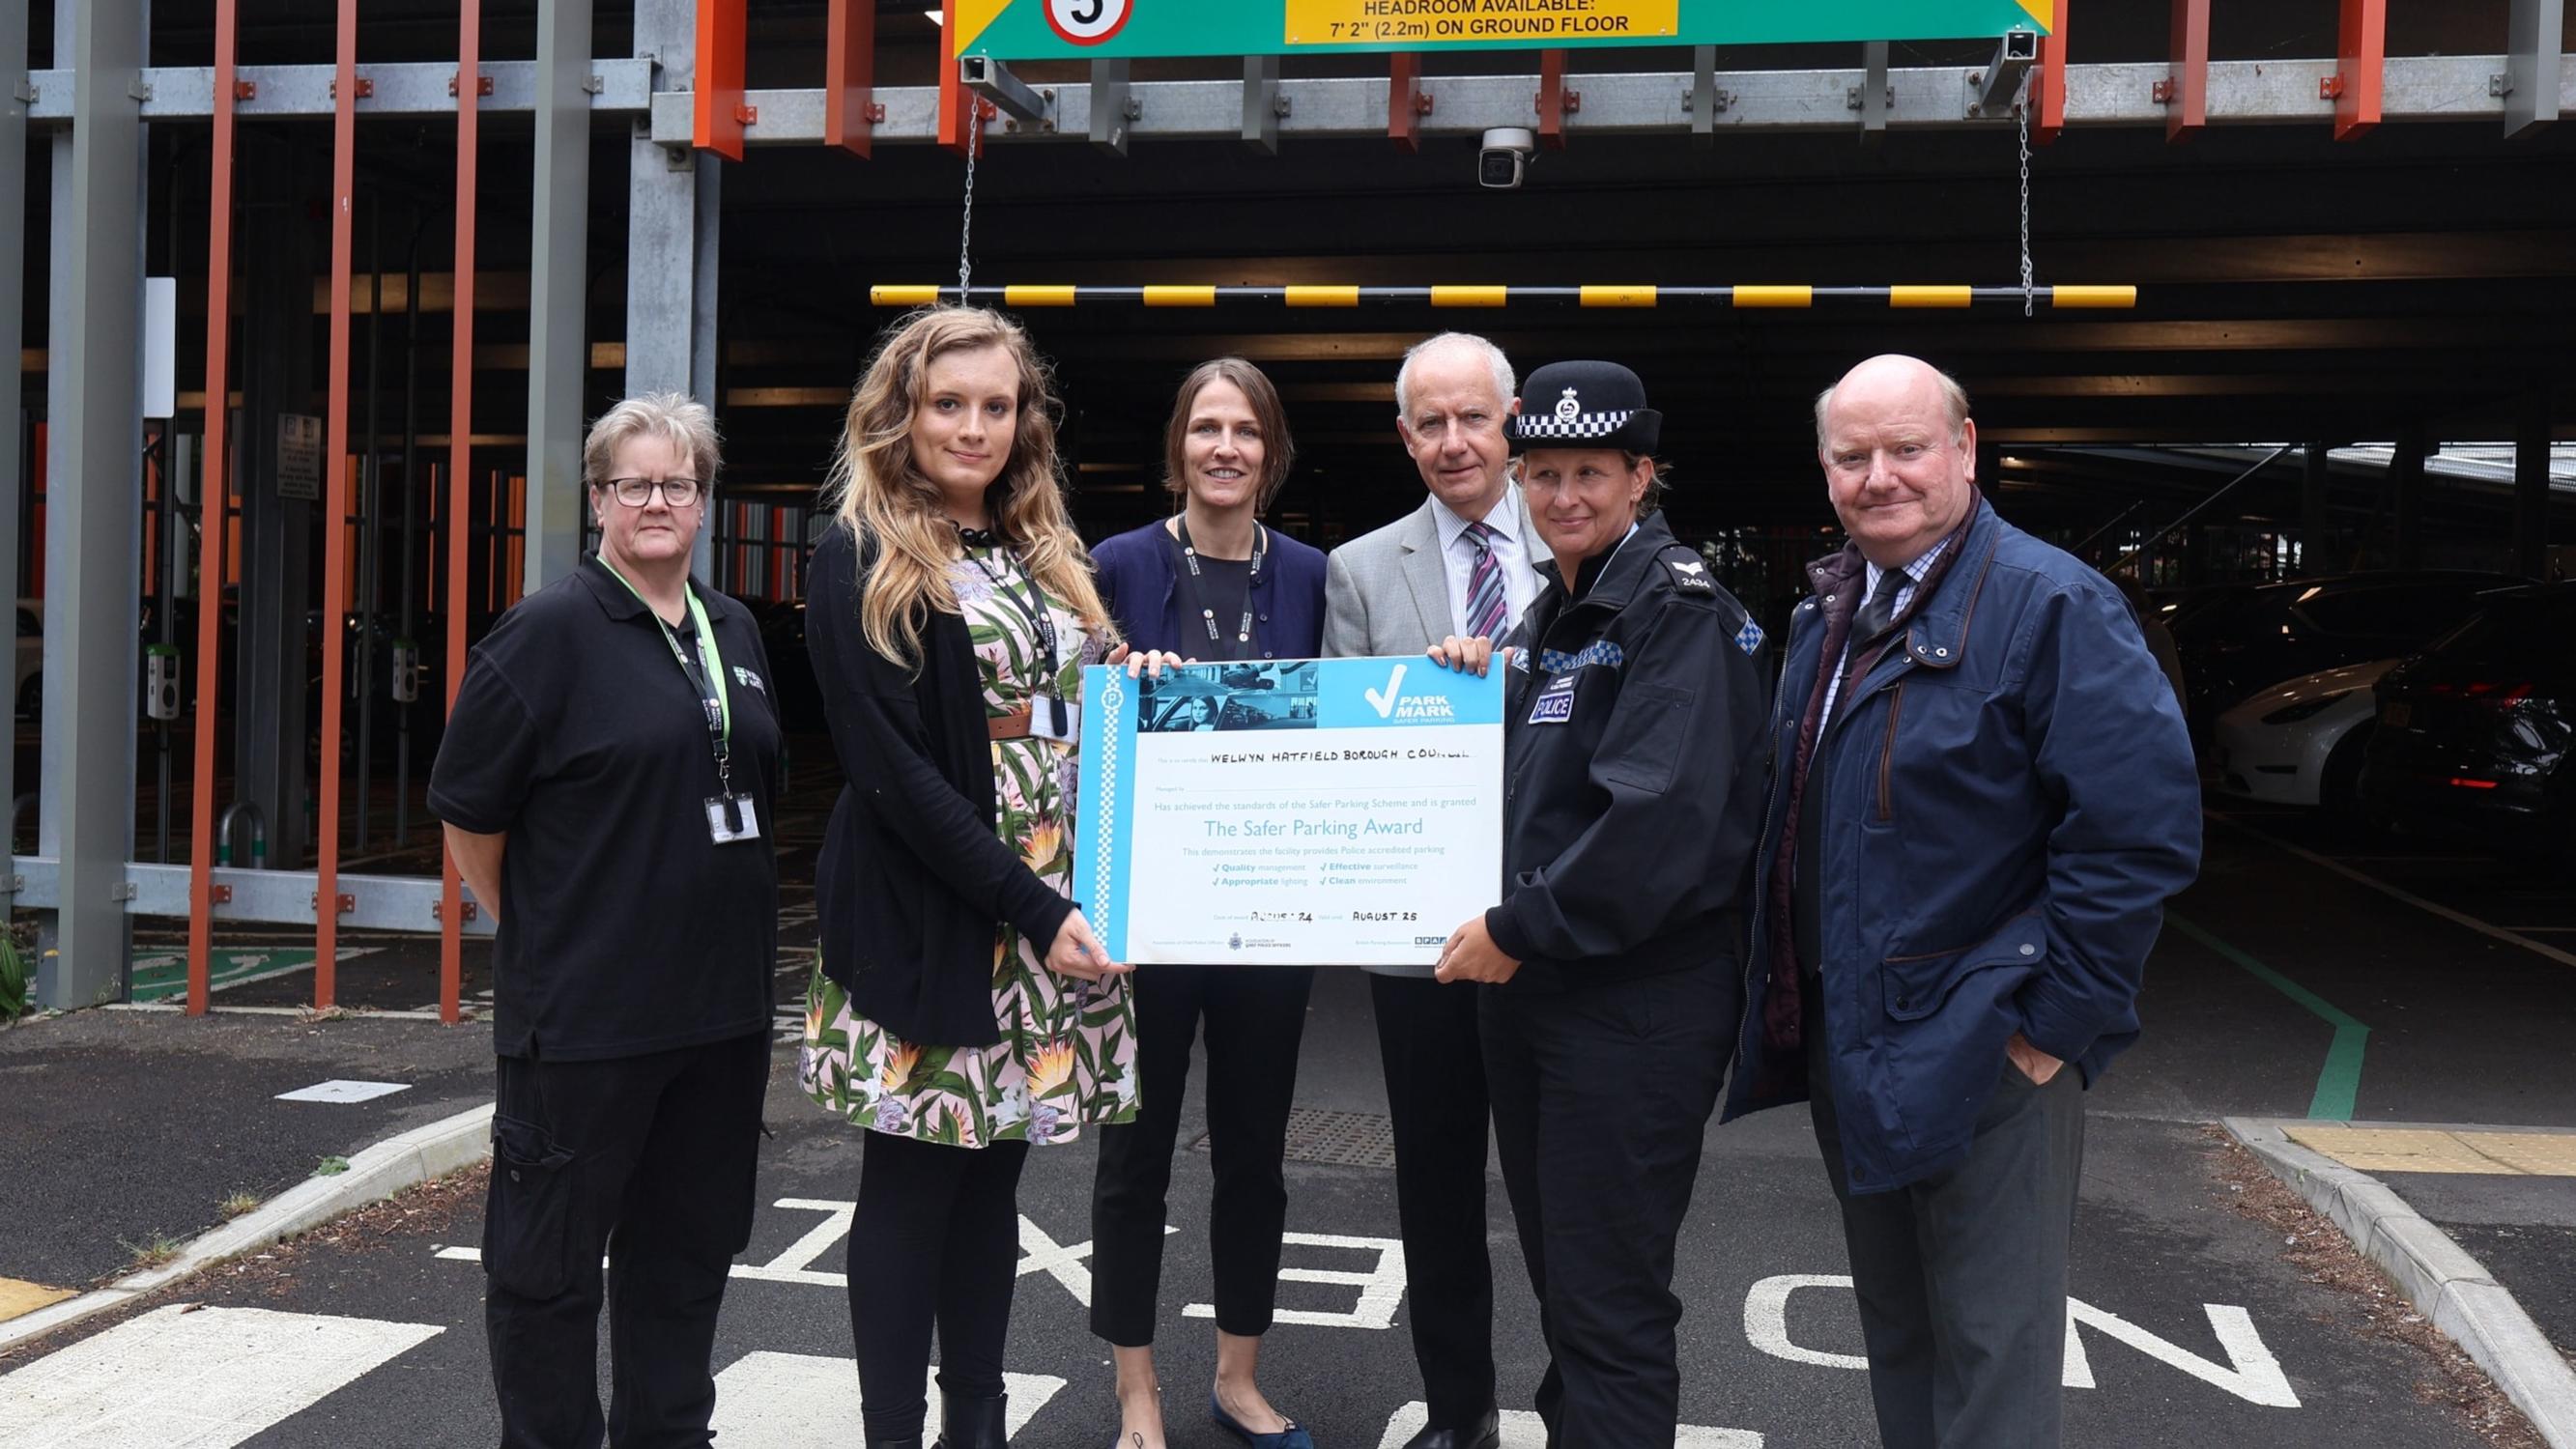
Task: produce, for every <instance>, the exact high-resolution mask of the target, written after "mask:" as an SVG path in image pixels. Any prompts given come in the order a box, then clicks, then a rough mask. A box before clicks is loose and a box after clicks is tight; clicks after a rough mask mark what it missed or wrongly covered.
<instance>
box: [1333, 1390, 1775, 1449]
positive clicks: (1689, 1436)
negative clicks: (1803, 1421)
mask: <svg viewBox="0 0 2576 1449" xmlns="http://www.w3.org/2000/svg"><path fill="white" fill-rule="evenodd" d="M1502 1417H1503V1449H1547V1422H1546V1421H1545V1420H1543V1419H1541V1418H1540V1417H1539V1416H1538V1415H1536V1414H1534V1413H1531V1412H1530V1411H1529V1410H1527V1409H1505V1410H1503V1416H1502ZM1430 1423H1431V1410H1430V1408H1429V1407H1428V1406H1427V1405H1425V1404H1424V1403H1423V1402H1422V1401H1421V1400H1419V1399H1416V1400H1415V1401H1413V1402H1412V1403H1410V1404H1407V1405H1405V1406H1404V1407H1403V1408H1401V1409H1398V1410H1396V1411H1395V1417H1393V1418H1391V1419H1389V1420H1387V1421H1386V1435H1385V1437H1384V1438H1381V1439H1379V1440H1378V1441H1377V1444H1378V1449H1403V1444H1404V1441H1405V1440H1407V1439H1410V1438H1412V1437H1413V1436H1414V1435H1416V1434H1419V1433H1421V1432H1422V1431H1423V1429H1424V1428H1426V1427H1428V1426H1429V1424H1430ZM1673 1449H1762V1436H1761V1435H1759V1434H1756V1433H1754V1432H1753V1431H1752V1430H1750V1429H1709V1428H1703V1427H1702V1426H1700V1425H1698V1424H1684V1425H1682V1426H1681V1428H1680V1431H1679V1432H1678V1433H1676V1434H1674V1435H1673Z"/></svg>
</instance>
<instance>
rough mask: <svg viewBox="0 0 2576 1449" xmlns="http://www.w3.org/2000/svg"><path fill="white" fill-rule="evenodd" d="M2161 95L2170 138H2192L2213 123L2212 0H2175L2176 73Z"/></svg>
mask: <svg viewBox="0 0 2576 1449" xmlns="http://www.w3.org/2000/svg"><path fill="white" fill-rule="evenodd" d="M2159 98H2160V99H2161V100H2163V101H2164V103H2165V105H2166V107H2167V109H2166V111H2165V139H2166V140H2167V141H2176V142H2179V141H2188V140H2190V139H2191V138H2192V137H2194V136H2197V135H2199V134H2200V133H2201V130H2202V128H2203V127H2205V126H2207V125H2208V124H2209V0H2173V76H2172V78H2171V79H2169V80H2167V81H2166V82H2165V86H2164V90H2163V91H2162V92H2161V93H2160V96H2159Z"/></svg>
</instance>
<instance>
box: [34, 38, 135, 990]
mask: <svg viewBox="0 0 2576 1449" xmlns="http://www.w3.org/2000/svg"><path fill="white" fill-rule="evenodd" d="M71 10H72V14H71V27H70V30H69V32H68V38H69V41H70V49H71V61H72V70H73V73H74V77H75V81H76V83H77V84H78V86H79V88H80V90H79V94H78V95H77V96H76V97H75V98H74V100H73V111H72V136H71V147H70V161H71V166H70V176H69V183H70V184H69V197H68V200H69V203H70V205H69V212H68V214H65V213H63V212H57V213H56V214H55V217H54V226H55V231H54V237H55V244H56V246H57V247H58V248H64V249H68V250H69V251H70V253H71V255H70V256H69V257H68V258H65V259H64V260H63V264H62V266H61V267H60V268H59V270H58V273H57V275H58V276H59V277H60V278H61V280H62V290H61V291H60V292H58V293H57V294H56V295H55V297H54V305H53V307H52V308H51V309H50V312H49V318H48V321H49V332H48V336H47V346H48V347H49V349H50V351H51V354H52V355H51V359H50V366H49V369H48V382H49V384H50V387H51V391H52V418H53V426H52V429H51V434H52V436H53V437H55V438H59V439H61V442H62V452H61V455H60V457H61V463H62V469H61V471H60V472H58V473H54V474H53V475H52V481H51V484H50V486H49V488H48V492H49V493H50V495H51V496H50V497H49V498H48V500H47V505H46V537H45V571H46V590H45V591H46V596H47V600H46V602H47V607H46V610H45V632H46V635H47V636H48V638H47V642H48V644H49V645H51V646H53V647H51V648H49V649H48V651H47V654H48V658H47V661H46V662H47V665H48V668H47V670H46V673H45V716H46V725H47V728H46V730H45V743H44V757H45V771H46V774H47V775H48V776H49V777H50V779H51V781H52V782H53V784H54V786H55V792H54V798H53V799H52V801H51V802H49V803H50V805H51V807H52V808H51V809H49V810H48V811H47V818H46V820H45V828H44V831H43V834H44V835H46V836H47V837H49V838H50V839H51V840H52V841H53V842H54V845H55V848H54V850H53V852H52V853H53V854H54V856H55V857H56V858H57V859H58V860H60V861H61V863H62V898H61V903H60V905H59V906H58V907H57V908H56V914H55V917H54V925H53V930H52V931H51V932H50V933H49V934H50V936H51V938H52V941H53V949H52V950H51V951H49V952H47V953H46V956H45V958H44V959H43V960H42V962H41V964H40V967H39V971H38V998H39V1002H40V1004H41V1005H44V1006H47V1007H52V1008H57V1009H69V1008H73V1007H80V1006H91V1005H96V1004H97V1003H99V1002H102V1001H107V1000H110V999H112V998H113V997H115V996H116V995H117V994H118V993H119V992H120V991H121V990H122V989H123V987H124V978H125V971H126V958H127V952H128V948H129V946H130V944H131V941H132V935H131V932H130V929H129V927H128V924H127V921H126V917H125V911H124V903H123V901H122V899H121V895H122V890H123V886H124V881H125V862H126V861H127V860H129V859H130V858H132V856H133V853H134V851H133V847H134V729H133V721H134V719H135V708H134V704H135V701H134V691H135V675H136V673H137V669H136V661H135V658H134V647H135V638H136V629H137V625H138V615H137V612H136V611H137V602H136V601H137V599H138V598H139V597H140V592H141V580H140V578H139V561H138V558H137V550H136V544H137V543H138V541H139V540H138V537H137V534H136V526H137V521H138V514H137V509H136V500H137V499H138V498H140V497H141V496H142V491H143V488H142V478H141V468H142V456H143V378H142V371H143V328H142V321H143V187H144V151H143V139H144V137H143V118H142V108H141V104H140V102H139V101H138V100H137V98H136V96H135V91H136V90H137V89H139V88H140V84H141V81H142V73H143V59H144V54H145V36H146V34H147V29H148V25H147V18H146V17H147V14H148V11H149V6H148V0H82V3H80V4H77V5H75V6H73V7H71ZM63 34H64V32H60V31H58V32H57V35H58V37H60V36H62V35H63ZM60 44H61V41H60V39H58V40H57V46H58V48H59V46H60ZM60 154H61V153H59V152H57V156H58V158H59V156H60ZM59 254H60V253H59V252H58V253H57V255H59Z"/></svg>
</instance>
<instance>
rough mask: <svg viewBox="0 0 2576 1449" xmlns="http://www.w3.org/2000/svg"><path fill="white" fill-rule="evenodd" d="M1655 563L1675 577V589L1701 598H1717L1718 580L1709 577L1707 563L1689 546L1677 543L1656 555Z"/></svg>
mask: <svg viewBox="0 0 2576 1449" xmlns="http://www.w3.org/2000/svg"><path fill="white" fill-rule="evenodd" d="M1655 562H1657V563H1659V564H1662V565H1663V566H1664V572H1665V573H1668V574H1670V575H1672V576H1673V587H1674V588H1676V589H1679V590H1681V591H1682V592H1683V593H1685V594H1691V595H1695V596H1697V597H1699V598H1704V599H1705V598H1714V597H1716V595H1717V580H1715V579H1713V578H1710V577H1709V574H1708V563H1707V561H1706V560H1704V559H1702V558H1701V557H1700V556H1699V551H1698V550H1697V549H1694V548H1692V547H1691V546H1690V545H1689V544H1686V543H1677V544H1673V545H1671V546H1669V547H1667V548H1665V549H1664V550H1663V551H1662V552H1660V553H1658V554H1656V555H1655Z"/></svg>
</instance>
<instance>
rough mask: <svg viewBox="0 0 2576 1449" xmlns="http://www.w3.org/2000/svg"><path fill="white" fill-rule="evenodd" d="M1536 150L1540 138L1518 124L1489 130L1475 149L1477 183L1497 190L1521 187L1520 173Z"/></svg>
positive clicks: (1515, 189) (1514, 189)
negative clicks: (1482, 141) (1480, 144)
mask: <svg viewBox="0 0 2576 1449" xmlns="http://www.w3.org/2000/svg"><path fill="white" fill-rule="evenodd" d="M1537 151H1538V138H1537V137H1536V136H1533V135H1531V134H1530V133H1529V132H1528V131H1525V130H1522V129H1521V128H1519V127H1517V126H1504V127H1499V128H1497V129H1495V130H1491V131H1487V132H1486V133H1485V140H1484V144H1483V145H1482V146H1481V147H1479V148H1478V150H1477V152H1476V184H1477V185H1479V186H1483V187H1488V188H1490V189H1492V190H1495V191H1517V190H1519V189H1520V184H1521V173H1522V172H1523V171H1524V170H1525V169H1526V168H1527V167H1528V165H1529V158H1530V157H1531V156H1532V155H1534V154H1535V153H1536V152H1537Z"/></svg>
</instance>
